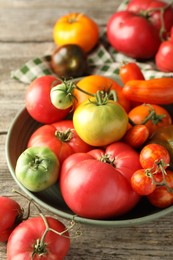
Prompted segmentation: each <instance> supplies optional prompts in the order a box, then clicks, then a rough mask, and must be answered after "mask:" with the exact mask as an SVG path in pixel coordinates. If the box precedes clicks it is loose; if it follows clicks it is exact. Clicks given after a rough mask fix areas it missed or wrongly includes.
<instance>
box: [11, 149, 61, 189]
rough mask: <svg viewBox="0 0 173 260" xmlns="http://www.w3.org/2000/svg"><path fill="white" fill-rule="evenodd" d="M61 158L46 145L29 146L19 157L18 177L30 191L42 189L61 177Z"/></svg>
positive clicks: (16, 170)
mask: <svg viewBox="0 0 173 260" xmlns="http://www.w3.org/2000/svg"><path fill="white" fill-rule="evenodd" d="M59 167H60V165H59V160H58V159H57V157H56V155H55V154H54V153H53V152H52V151H51V150H50V149H49V148H48V147H45V146H40V147H39V146H37V147H29V148H27V149H26V150H25V151H24V152H23V153H21V155H20V156H19V157H18V159H17V163H16V167H15V174H16V178H17V179H18V180H19V181H20V182H21V183H22V184H23V186H24V187H26V188H27V189H28V190H30V191H34V192H37V191H42V190H45V189H47V188H48V187H50V186H52V185H53V184H55V182H56V181H57V180H58V177H59Z"/></svg>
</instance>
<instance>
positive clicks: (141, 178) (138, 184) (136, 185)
mask: <svg viewBox="0 0 173 260" xmlns="http://www.w3.org/2000/svg"><path fill="white" fill-rule="evenodd" d="M131 186H132V189H133V190H134V191H135V192H136V193H138V194H139V195H142V196H145V195H149V194H151V193H152V192H153V191H154V190H155V189H156V184H155V183H154V182H153V180H152V177H151V176H150V172H149V170H147V169H140V170H137V171H135V172H134V173H133V175H132V177H131Z"/></svg>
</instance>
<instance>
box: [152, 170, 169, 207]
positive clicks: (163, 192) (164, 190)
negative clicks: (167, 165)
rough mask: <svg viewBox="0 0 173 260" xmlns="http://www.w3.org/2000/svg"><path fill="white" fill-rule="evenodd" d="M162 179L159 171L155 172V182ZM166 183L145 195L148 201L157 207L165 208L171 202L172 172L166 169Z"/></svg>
mask: <svg viewBox="0 0 173 260" xmlns="http://www.w3.org/2000/svg"><path fill="white" fill-rule="evenodd" d="M162 180H163V175H162V174H161V173H159V174H157V182H161V181H162ZM165 180H166V185H163V186H162V185H161V186H159V185H158V186H157V187H156V189H155V190H154V191H153V192H152V193H151V194H149V195H148V196H147V199H148V200H149V202H150V203H151V204H152V205H153V206H155V207H157V208H166V207H169V206H171V205H172V204H173V172H172V171H170V170H166V174H165Z"/></svg>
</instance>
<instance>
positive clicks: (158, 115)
mask: <svg viewBox="0 0 173 260" xmlns="http://www.w3.org/2000/svg"><path fill="white" fill-rule="evenodd" d="M150 113H152V114H150ZM149 114H150V115H151V117H150V119H149V120H148V121H147V122H145V123H144V124H145V125H146V126H147V128H148V130H149V135H150V136H151V135H152V134H153V133H154V132H155V130H156V129H157V128H159V127H161V126H164V125H171V124H172V118H171V115H170V114H169V112H168V111H167V110H166V109H165V108H163V107H162V106H159V105H153V104H152V105H151V104H142V105H139V106H136V107H134V108H133V109H131V110H130V112H129V113H128V116H129V118H130V119H131V120H132V121H133V122H134V123H135V124H142V123H143V122H144V120H146V119H147V117H148V116H149Z"/></svg>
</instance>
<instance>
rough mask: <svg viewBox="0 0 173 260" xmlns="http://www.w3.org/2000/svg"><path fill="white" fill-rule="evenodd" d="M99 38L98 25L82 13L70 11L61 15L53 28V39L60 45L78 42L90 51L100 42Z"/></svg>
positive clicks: (86, 50)
mask: <svg viewBox="0 0 173 260" xmlns="http://www.w3.org/2000/svg"><path fill="white" fill-rule="evenodd" d="M98 38H99V28H98V25H97V24H96V23H95V22H94V20H93V19H91V18H90V17H88V16H86V15H84V14H82V13H69V14H66V15H64V16H62V17H60V18H59V19H58V20H57V21H56V23H55V25H54V28H53V39H54V42H55V43H56V44H57V45H58V46H61V45H64V44H77V45H79V46H80V47H81V48H82V49H83V50H84V51H85V52H89V51H91V50H92V49H93V48H94V47H95V45H96V44H97V43H98Z"/></svg>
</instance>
